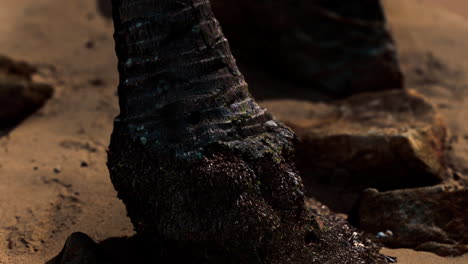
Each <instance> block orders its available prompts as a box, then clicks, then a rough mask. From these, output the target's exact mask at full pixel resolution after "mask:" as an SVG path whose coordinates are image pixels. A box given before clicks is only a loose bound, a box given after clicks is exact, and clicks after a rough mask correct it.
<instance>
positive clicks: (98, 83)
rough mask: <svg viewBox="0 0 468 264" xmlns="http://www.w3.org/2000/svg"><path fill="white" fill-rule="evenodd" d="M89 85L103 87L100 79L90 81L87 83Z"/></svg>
mask: <svg viewBox="0 0 468 264" xmlns="http://www.w3.org/2000/svg"><path fill="white" fill-rule="evenodd" d="M89 84H91V85H93V86H103V85H104V81H103V80H102V79H99V78H96V79H92V80H90V81H89Z"/></svg>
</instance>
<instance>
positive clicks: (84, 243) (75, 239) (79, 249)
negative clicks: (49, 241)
mask: <svg viewBox="0 0 468 264" xmlns="http://www.w3.org/2000/svg"><path fill="white" fill-rule="evenodd" d="M97 249H98V245H97V244H96V243H95V242H94V241H93V240H92V239H91V238H90V237H89V236H87V235H86V234H83V233H79V232H77V233H73V234H72V235H70V236H69V237H68V239H67V241H66V242H65V245H64V247H63V249H62V251H61V252H60V253H59V254H58V256H57V257H55V258H53V259H52V260H50V261H48V262H47V264H98V263H99V262H98V258H97Z"/></svg>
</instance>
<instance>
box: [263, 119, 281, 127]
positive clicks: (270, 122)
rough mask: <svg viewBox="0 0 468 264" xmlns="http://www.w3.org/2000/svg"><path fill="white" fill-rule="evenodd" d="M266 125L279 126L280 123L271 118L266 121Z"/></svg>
mask: <svg viewBox="0 0 468 264" xmlns="http://www.w3.org/2000/svg"><path fill="white" fill-rule="evenodd" d="M265 125H267V126H269V127H277V126H278V124H276V122H275V121H273V120H270V121H268V122H266V123H265Z"/></svg>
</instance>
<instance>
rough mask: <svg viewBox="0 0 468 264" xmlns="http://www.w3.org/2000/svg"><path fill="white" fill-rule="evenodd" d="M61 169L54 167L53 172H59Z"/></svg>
mask: <svg viewBox="0 0 468 264" xmlns="http://www.w3.org/2000/svg"><path fill="white" fill-rule="evenodd" d="M61 171H62V170H61V169H60V167H55V168H54V173H60V172H61Z"/></svg>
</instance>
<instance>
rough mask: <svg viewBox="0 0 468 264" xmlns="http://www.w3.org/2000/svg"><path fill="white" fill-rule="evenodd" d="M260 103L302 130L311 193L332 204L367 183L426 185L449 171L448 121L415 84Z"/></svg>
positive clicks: (348, 199)
mask: <svg viewBox="0 0 468 264" xmlns="http://www.w3.org/2000/svg"><path fill="white" fill-rule="evenodd" d="M261 105H262V106H263V107H266V108H267V109H268V110H269V111H270V112H271V113H272V114H273V115H274V116H275V117H276V118H278V119H279V120H280V121H282V122H284V123H285V124H286V125H288V126H289V127H291V128H292V129H293V130H294V132H295V133H296V135H297V136H298V137H299V139H300V142H299V144H297V147H296V156H297V166H298V168H299V170H300V172H301V175H302V179H303V181H304V184H305V186H306V189H307V193H308V194H309V195H311V196H314V197H316V198H318V199H319V200H320V201H322V202H324V203H325V204H327V205H328V206H330V207H331V208H332V209H333V210H336V211H339V212H345V213H349V212H350V211H351V209H352V208H353V205H354V204H355V202H356V201H357V199H358V197H359V196H360V194H361V192H362V190H364V189H365V188H369V187H373V188H378V189H379V190H394V189H400V188H410V187H420V186H429V185H433V184H437V183H440V182H442V181H443V180H444V179H446V178H447V177H448V175H447V173H446V168H445V153H444V150H445V141H446V129H445V126H444V124H443V122H442V120H441V118H440V116H439V114H438V113H437V112H436V110H435V109H434V107H433V106H432V105H431V104H430V103H428V102H427V101H426V99H425V98H423V97H422V96H420V95H419V94H417V93H416V92H414V91H409V92H405V91H400V90H393V91H384V92H379V93H365V94H360V95H356V96H353V97H350V98H348V99H346V100H343V101H338V102H333V103H312V102H301V101H293V100H275V101H264V102H263V103H261ZM385 230H386V229H380V230H376V231H377V232H378V231H385Z"/></svg>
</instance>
